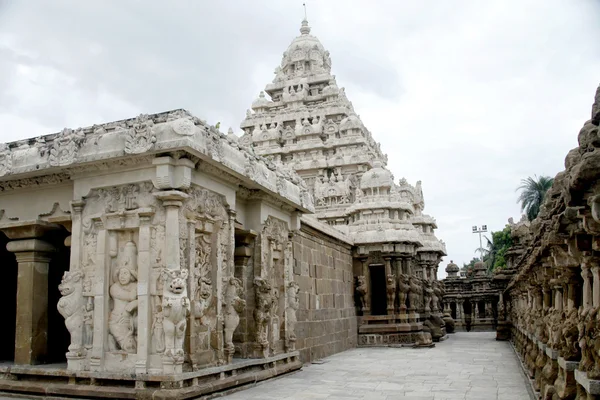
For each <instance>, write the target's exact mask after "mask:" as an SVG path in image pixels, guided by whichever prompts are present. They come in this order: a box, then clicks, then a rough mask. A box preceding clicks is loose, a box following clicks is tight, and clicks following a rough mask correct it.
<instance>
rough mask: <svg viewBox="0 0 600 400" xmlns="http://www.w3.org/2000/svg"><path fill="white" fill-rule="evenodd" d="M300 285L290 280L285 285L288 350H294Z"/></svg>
mask: <svg viewBox="0 0 600 400" xmlns="http://www.w3.org/2000/svg"><path fill="white" fill-rule="evenodd" d="M298 292H300V286H299V285H298V284H297V283H296V282H294V281H292V282H290V283H288V287H287V307H286V309H285V318H286V324H287V325H286V329H285V334H286V338H285V339H286V348H287V350H288V351H294V350H296V322H297V318H296V311H298V309H299V308H300V300H299V299H298Z"/></svg>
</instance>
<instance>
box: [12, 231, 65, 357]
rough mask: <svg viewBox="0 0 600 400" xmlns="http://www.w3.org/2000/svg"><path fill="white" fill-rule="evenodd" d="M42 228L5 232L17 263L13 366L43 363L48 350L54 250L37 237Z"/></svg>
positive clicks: (40, 233)
mask: <svg viewBox="0 0 600 400" xmlns="http://www.w3.org/2000/svg"><path fill="white" fill-rule="evenodd" d="M44 230H45V226H42V225H34V226H29V227H23V228H22V230H21V229H17V228H15V229H14V230H13V229H10V230H5V231H4V232H5V233H6V236H8V238H9V239H17V240H13V241H11V242H9V243H8V244H7V245H6V249H7V250H8V251H11V252H13V253H15V256H16V258H17V264H18V269H19V272H18V278H17V313H16V314H17V320H16V332H15V364H22V365H32V364H38V363H41V362H43V361H44V357H45V356H46V354H47V351H48V343H47V338H48V268H49V264H50V259H51V253H52V252H54V251H55V249H54V247H53V246H52V245H50V244H49V243H46V242H44V241H42V240H40V239H36V237H40V236H41V235H42V233H43V232H44Z"/></svg>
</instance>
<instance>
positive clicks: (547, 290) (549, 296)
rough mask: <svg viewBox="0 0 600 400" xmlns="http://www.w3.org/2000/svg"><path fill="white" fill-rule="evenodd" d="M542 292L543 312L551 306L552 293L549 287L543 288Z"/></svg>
mask: <svg viewBox="0 0 600 400" xmlns="http://www.w3.org/2000/svg"><path fill="white" fill-rule="evenodd" d="M542 290H543V293H544V310H547V309H549V308H550V307H551V306H552V291H551V289H550V287H549V286H544V287H543V289H542Z"/></svg>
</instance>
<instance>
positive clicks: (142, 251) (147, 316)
mask: <svg viewBox="0 0 600 400" xmlns="http://www.w3.org/2000/svg"><path fill="white" fill-rule="evenodd" d="M152 215H153V213H152V212H144V213H140V214H139V218H140V228H139V239H138V255H137V261H138V270H137V273H138V276H137V284H138V308H137V309H138V324H137V359H136V363H135V371H136V373H138V374H144V373H147V372H148V356H149V355H150V344H151V341H150V340H151V339H150V335H151V328H152V312H151V311H152V307H151V296H150V290H149V287H150V269H151V268H150V222H151V219H152Z"/></svg>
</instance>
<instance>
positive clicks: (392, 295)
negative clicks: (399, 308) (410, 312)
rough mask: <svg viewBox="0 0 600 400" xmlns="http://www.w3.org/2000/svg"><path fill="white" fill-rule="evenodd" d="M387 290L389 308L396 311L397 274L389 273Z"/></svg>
mask: <svg viewBox="0 0 600 400" xmlns="http://www.w3.org/2000/svg"><path fill="white" fill-rule="evenodd" d="M385 290H386V295H387V310H388V312H392V313H393V311H394V301H396V275H394V274H389V275H388V276H387V277H386V282H385Z"/></svg>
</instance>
